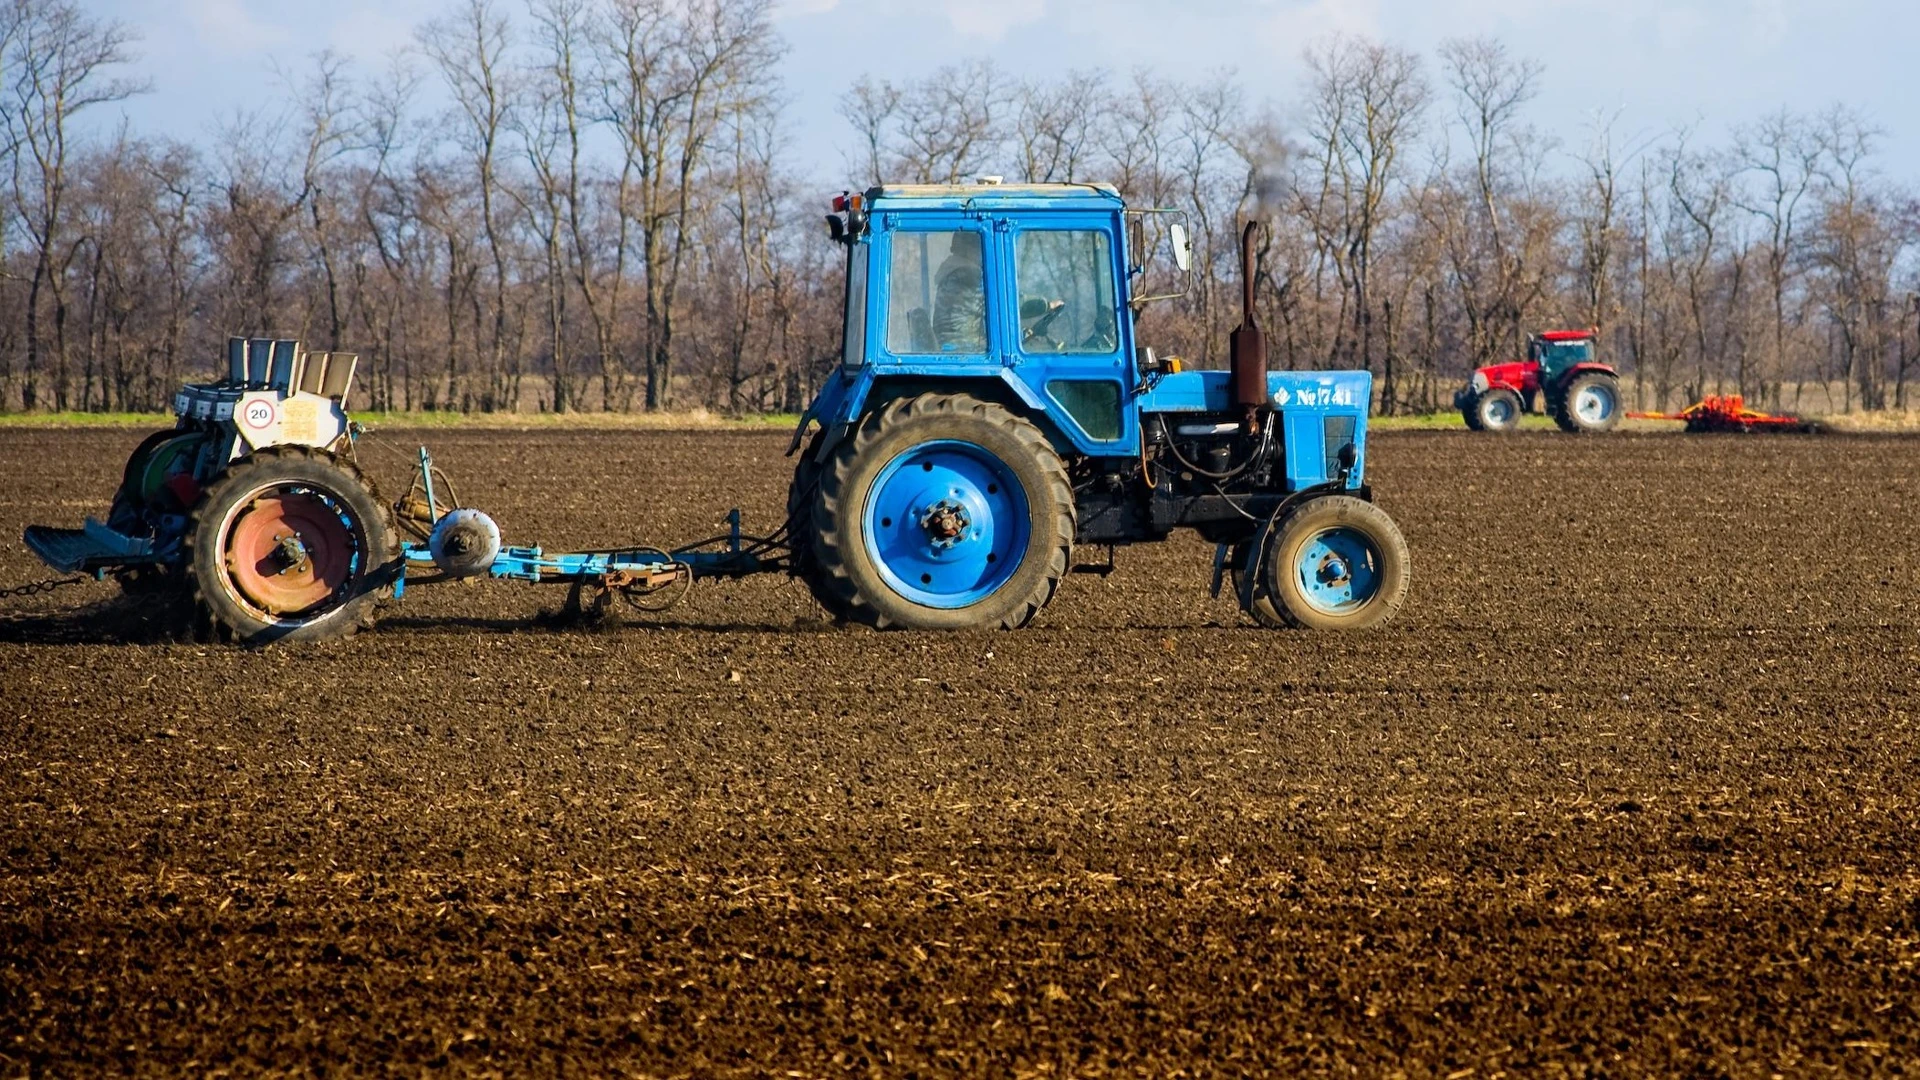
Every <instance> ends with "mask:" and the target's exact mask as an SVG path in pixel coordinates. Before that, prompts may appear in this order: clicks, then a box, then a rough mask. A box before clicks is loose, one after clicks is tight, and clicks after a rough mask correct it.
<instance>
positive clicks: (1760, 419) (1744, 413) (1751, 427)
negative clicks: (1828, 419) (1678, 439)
mask: <svg viewBox="0 0 1920 1080" xmlns="http://www.w3.org/2000/svg"><path fill="white" fill-rule="evenodd" d="M1627 416H1628V418H1629V419H1634V420H1676V421H1679V422H1681V423H1684V424H1686V425H1687V430H1688V431H1690V432H1708V433H1716V432H1730V433H1736V434H1744V433H1747V432H1756V431H1758V432H1784V433H1790V434H1793V433H1797V434H1809V435H1810V434H1814V433H1817V432H1818V431H1819V430H1820V425H1819V423H1818V422H1817V421H1813V420H1805V419H1802V418H1800V417H1798V416H1794V415H1793V414H1791V413H1784V414H1780V415H1775V414H1773V413H1764V412H1761V411H1760V410H1758V409H1749V408H1748V407H1747V402H1746V399H1745V398H1744V397H1741V396H1740V395H1739V394H1726V395H1718V394H1709V395H1707V396H1706V397H1704V398H1701V399H1700V400H1699V401H1696V402H1694V403H1693V404H1692V405H1689V406H1687V407H1686V408H1684V409H1681V410H1680V411H1679V412H1672V413H1664V412H1630V413H1628V414H1627Z"/></svg>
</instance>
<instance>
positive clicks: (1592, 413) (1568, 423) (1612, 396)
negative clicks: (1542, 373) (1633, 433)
mask: <svg viewBox="0 0 1920 1080" xmlns="http://www.w3.org/2000/svg"><path fill="white" fill-rule="evenodd" d="M1556 396H1557V397H1558V401H1557V403H1556V407H1555V408H1554V410H1553V422H1554V423H1556V424H1558V425H1560V430H1561V431H1566V432H1571V433H1574V434H1594V435H1597V434H1599V433H1601V432H1603V431H1612V430H1613V428H1614V426H1615V425H1617V424H1618V423H1620V380H1618V379H1616V378H1614V377H1613V376H1611V375H1603V374H1601V373H1600V372H1597V371H1589V372H1587V373H1585V374H1583V375H1576V376H1574V377H1573V378H1572V379H1570V380H1568V382H1567V385H1566V386H1565V387H1564V388H1562V389H1561V391H1560V393H1559V394H1558V395H1556Z"/></svg>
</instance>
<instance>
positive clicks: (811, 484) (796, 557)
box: [787, 428, 852, 622]
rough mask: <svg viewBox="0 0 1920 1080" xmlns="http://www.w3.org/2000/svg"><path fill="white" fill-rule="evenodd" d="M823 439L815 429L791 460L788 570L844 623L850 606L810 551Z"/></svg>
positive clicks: (823, 429) (827, 610) (847, 617)
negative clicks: (832, 587) (797, 456)
mask: <svg viewBox="0 0 1920 1080" xmlns="http://www.w3.org/2000/svg"><path fill="white" fill-rule="evenodd" d="M826 439H827V431H826V429H825V428H822V429H821V430H819V431H816V432H814V433H813V438H811V439H808V440H807V445H806V448H805V449H804V450H802V451H800V460H798V461H796V462H794V463H793V483H792V484H791V485H790V486H788V488H787V549H788V551H789V552H790V553H791V556H792V562H791V563H790V564H789V565H790V566H791V573H792V574H793V575H794V576H795V577H797V578H799V579H800V580H801V581H802V582H805V583H806V586H807V592H809V593H811V594H812V595H813V599H814V601H815V602H816V603H818V604H819V605H820V606H821V607H823V608H825V609H826V612H827V614H828V615H829V616H831V617H832V618H833V620H834V621H835V622H847V621H849V619H850V618H851V617H852V609H851V608H850V607H849V606H848V604H847V603H846V601H845V600H844V599H843V598H841V597H840V595H839V594H837V593H835V592H833V591H832V590H830V589H827V588H824V587H823V585H824V582H823V579H822V577H821V575H820V573H819V565H818V563H819V560H817V559H815V558H814V554H813V532H814V522H813V515H814V509H815V507H817V506H819V504H820V474H821V472H823V471H824V470H825V468H826V466H825V465H824V464H822V463H821V462H820V461H819V460H818V459H819V455H820V447H821V444H823V443H825V442H826Z"/></svg>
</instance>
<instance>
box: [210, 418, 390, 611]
mask: <svg viewBox="0 0 1920 1080" xmlns="http://www.w3.org/2000/svg"><path fill="white" fill-rule="evenodd" d="M186 552H187V566H188V568H189V572H190V574H191V576H192V581H193V597H194V601H195V603H196V604H197V605H198V607H199V609H200V611H201V613H202V614H203V616H204V619H205V622H206V624H207V625H208V627H209V628H210V629H212V630H213V631H214V633H215V636H217V637H225V638H230V639H231V640H233V641H234V642H235V643H237V644H243V645H266V644H269V643H272V642H276V641H297V642H312V641H329V640H332V639H335V638H343V637H346V636H348V635H350V634H353V633H354V632H356V631H358V630H360V629H362V628H364V627H368V626H371V625H373V620H374V616H375V605H376V602H377V600H378V599H379V598H380V597H381V596H382V595H385V594H386V593H388V592H390V591H391V582H390V581H389V579H388V575H389V573H390V570H391V565H392V563H393V560H394V558H395V557H396V555H397V548H396V546H395V543H394V532H393V523H392V520H391V518H390V517H389V514H388V510H387V507H386V504H385V503H383V502H382V501H381V499H380V496H379V495H378V493H377V492H376V491H375V490H374V487H373V483H372V481H371V480H369V479H368V478H367V477H366V476H364V475H363V474H362V473H361V472H360V470H359V469H358V468H356V467H355V466H354V465H353V464H352V463H351V462H347V461H343V460H341V459H339V458H336V457H334V456H333V455H331V454H327V453H325V452H322V451H316V450H309V449H306V448H304V447H273V448H270V449H266V450H261V451H258V452H256V453H253V454H250V455H248V456H247V457H244V458H241V459H240V460H239V461H236V462H234V463H233V464H232V465H230V466H228V467H227V470H226V472H224V473H222V474H221V475H220V477H219V478H218V479H216V480H215V481H214V482H213V483H212V484H211V485H209V486H208V487H207V489H206V491H205V492H204V493H203V494H202V495H201V497H200V501H199V502H198V503H197V504H196V505H195V506H194V508H193V513H192V515H191V516H190V518H189V519H188V523H187V535H186Z"/></svg>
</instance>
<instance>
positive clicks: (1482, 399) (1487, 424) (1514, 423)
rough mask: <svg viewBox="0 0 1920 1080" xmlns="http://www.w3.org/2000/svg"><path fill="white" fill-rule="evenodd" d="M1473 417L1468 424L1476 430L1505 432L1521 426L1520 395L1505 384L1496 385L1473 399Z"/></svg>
mask: <svg viewBox="0 0 1920 1080" xmlns="http://www.w3.org/2000/svg"><path fill="white" fill-rule="evenodd" d="M1472 409H1473V419H1471V420H1468V421H1467V426H1468V427H1470V428H1472V429H1473V430H1475V431H1491V432H1495V433H1496V434H1505V433H1506V432H1509V431H1512V430H1513V429H1514V428H1517V427H1519V426H1520V413H1521V411H1522V409H1521V403H1520V395H1519V394H1516V393H1514V392H1513V391H1511V390H1509V389H1507V388H1506V387H1504V386H1496V387H1494V388H1493V389H1491V390H1488V391H1487V392H1485V393H1483V394H1481V395H1480V396H1479V397H1477V398H1474V399H1473V405H1472Z"/></svg>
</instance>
